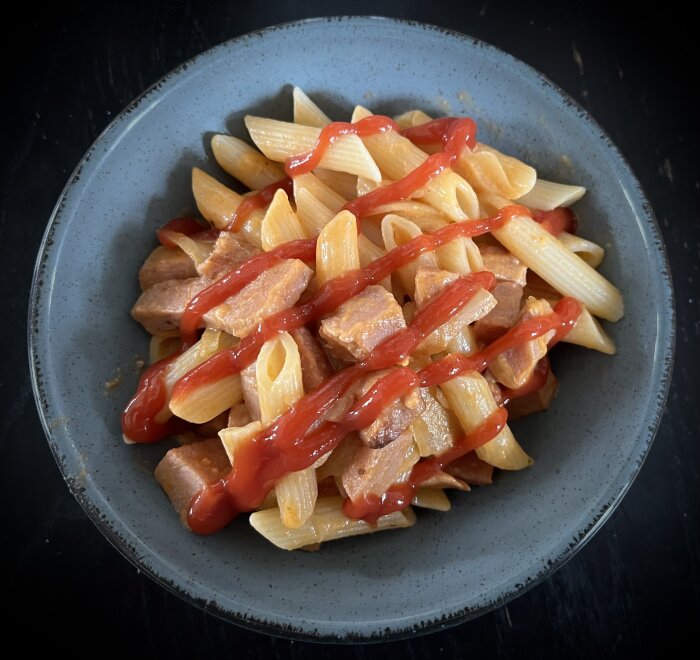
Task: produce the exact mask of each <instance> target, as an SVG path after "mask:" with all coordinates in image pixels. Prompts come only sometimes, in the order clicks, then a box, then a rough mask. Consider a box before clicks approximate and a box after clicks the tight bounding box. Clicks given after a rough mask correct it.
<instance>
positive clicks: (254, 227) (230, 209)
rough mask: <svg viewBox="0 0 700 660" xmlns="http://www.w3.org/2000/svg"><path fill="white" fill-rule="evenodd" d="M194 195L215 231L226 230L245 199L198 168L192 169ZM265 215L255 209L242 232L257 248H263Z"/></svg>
mask: <svg viewBox="0 0 700 660" xmlns="http://www.w3.org/2000/svg"><path fill="white" fill-rule="evenodd" d="M192 193H193V194H194V199H195V202H196V203H197V208H198V209H199V212H200V213H201V214H202V215H203V216H204V218H205V219H206V220H207V221H208V222H209V223H211V225H212V226H213V227H214V228H215V229H222V230H223V229H226V227H228V225H229V223H230V222H231V220H232V219H233V214H234V212H235V210H236V209H237V208H238V206H239V204H240V203H241V202H242V201H243V197H242V196H241V195H239V194H238V193H237V192H234V191H233V190H231V189H230V188H227V187H226V186H225V185H223V184H222V183H219V182H218V181H217V180H216V179H215V178H214V177H213V176H209V175H208V174H207V173H206V172H204V171H203V170H200V169H199V168H198V167H194V168H192ZM262 219H263V213H262V211H260V210H259V209H255V210H254V211H253V212H252V213H250V215H249V216H248V218H247V219H246V221H245V222H244V223H243V227H242V228H241V232H242V233H243V235H244V236H245V237H246V238H247V239H248V240H249V241H250V242H251V243H252V244H253V245H255V246H256V247H262V243H261V241H260V224H261V223H262Z"/></svg>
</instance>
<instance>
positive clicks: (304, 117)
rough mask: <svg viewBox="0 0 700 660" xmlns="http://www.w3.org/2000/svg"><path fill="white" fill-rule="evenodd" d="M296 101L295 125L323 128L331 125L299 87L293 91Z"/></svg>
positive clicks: (293, 97)
mask: <svg viewBox="0 0 700 660" xmlns="http://www.w3.org/2000/svg"><path fill="white" fill-rule="evenodd" d="M292 99H293V101H294V123H295V124H303V125H304V126H315V127H316V128H323V127H324V126H326V125H328V124H330V123H331V120H330V117H328V115H326V114H325V113H324V112H323V110H321V108H319V107H318V106H317V105H316V104H315V103H314V102H313V101H312V100H311V99H310V98H309V97H308V96H307V95H306V94H304V92H303V91H302V90H301V88H299V87H296V86H295V87H294V89H293V90H292Z"/></svg>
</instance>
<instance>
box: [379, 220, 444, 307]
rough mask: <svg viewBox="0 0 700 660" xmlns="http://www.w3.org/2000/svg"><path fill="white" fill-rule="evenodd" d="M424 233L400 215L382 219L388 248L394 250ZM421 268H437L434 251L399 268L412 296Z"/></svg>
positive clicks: (399, 272)
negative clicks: (417, 273)
mask: <svg viewBox="0 0 700 660" xmlns="http://www.w3.org/2000/svg"><path fill="white" fill-rule="evenodd" d="M422 233H423V232H422V231H421V230H420V228H419V227H418V225H416V224H415V223H413V222H411V221H410V220H406V219H405V218H402V217H401V216H399V215H393V214H389V215H385V216H384V220H382V238H383V239H384V247H385V249H386V250H393V249H394V248H395V247H397V246H399V245H403V244H404V243H406V242H408V241H410V240H411V239H413V238H416V236H420V235H421V234H422ZM420 268H437V257H436V256H435V253H434V252H426V253H425V254H422V255H421V256H420V257H418V258H417V259H415V260H414V261H413V262H411V263H410V264H408V265H406V266H402V267H401V268H399V269H398V270H397V273H398V275H399V279H400V280H401V284H402V286H403V288H404V290H405V291H406V292H407V293H408V294H409V295H410V296H413V292H414V290H415V282H416V272H417V271H418V270H419V269H420Z"/></svg>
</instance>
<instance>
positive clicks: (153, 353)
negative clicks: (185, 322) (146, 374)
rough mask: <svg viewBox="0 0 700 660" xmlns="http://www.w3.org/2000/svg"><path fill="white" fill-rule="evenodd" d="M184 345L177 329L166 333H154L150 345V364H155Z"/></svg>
mask: <svg viewBox="0 0 700 660" xmlns="http://www.w3.org/2000/svg"><path fill="white" fill-rule="evenodd" d="M181 346H182V339H180V333H179V332H177V330H173V331H172V332H168V333H166V334H164V335H153V337H151V341H150V343H149V345H148V364H153V363H154V362H158V361H160V360H164V359H165V358H167V357H170V356H171V355H173V354H174V353H177V352H178V351H179V350H180V347H181Z"/></svg>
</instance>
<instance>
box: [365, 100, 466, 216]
mask: <svg viewBox="0 0 700 660" xmlns="http://www.w3.org/2000/svg"><path fill="white" fill-rule="evenodd" d="M371 115H372V113H371V112H369V111H368V110H366V109H365V108H363V107H361V106H357V107H356V108H355V111H354V112H353V121H358V120H359V119H362V118H364V117H370V116H371ZM364 143H365V144H366V145H367V149H368V150H369V153H370V154H371V155H372V158H374V160H375V162H376V163H377V165H378V166H379V168H380V170H381V171H382V174H383V175H384V176H385V177H388V178H389V179H393V180H398V179H401V178H403V177H404V176H406V175H407V174H409V173H410V172H412V171H413V170H414V169H416V168H417V167H418V166H420V165H421V164H422V163H423V161H425V159H426V158H427V157H428V155H427V154H426V153H425V152H424V151H422V150H421V149H419V148H418V147H417V146H416V145H414V144H413V143H412V142H411V141H410V140H408V139H407V138H405V137H403V136H402V135H400V134H399V133H397V132H396V131H387V132H385V133H379V134H377V135H371V136H369V137H366V138H364ZM417 196H419V198H420V199H422V200H423V201H425V202H427V203H428V204H430V205H431V206H433V207H434V208H436V209H438V210H439V211H440V212H441V213H443V214H444V215H446V216H447V217H448V218H449V219H450V220H452V221H454V222H458V221H461V220H467V219H468V218H477V217H478V214H479V200H478V199H477V196H476V193H475V192H474V190H473V188H472V187H471V186H470V185H469V183H467V181H465V180H464V179H463V178H462V177H461V176H459V175H458V174H456V173H455V172H454V171H453V170H451V169H447V170H445V171H444V172H442V174H440V175H438V176H437V177H435V178H434V179H433V180H432V181H431V182H430V183H428V184H427V185H426V186H424V188H423V189H422V190H421V191H420V193H418V194H417Z"/></svg>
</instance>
